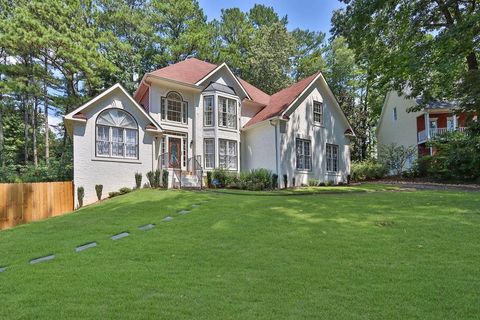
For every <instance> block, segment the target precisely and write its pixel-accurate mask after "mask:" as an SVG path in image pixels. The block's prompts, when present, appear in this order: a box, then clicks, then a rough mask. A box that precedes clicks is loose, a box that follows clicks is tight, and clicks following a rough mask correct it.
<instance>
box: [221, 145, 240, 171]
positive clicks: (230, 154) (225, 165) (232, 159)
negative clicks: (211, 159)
mask: <svg viewBox="0 0 480 320" xmlns="http://www.w3.org/2000/svg"><path fill="white" fill-rule="evenodd" d="M218 149H219V150H218V161H219V167H220V168H222V169H228V170H237V142H236V141H233V140H225V139H219V140H218Z"/></svg>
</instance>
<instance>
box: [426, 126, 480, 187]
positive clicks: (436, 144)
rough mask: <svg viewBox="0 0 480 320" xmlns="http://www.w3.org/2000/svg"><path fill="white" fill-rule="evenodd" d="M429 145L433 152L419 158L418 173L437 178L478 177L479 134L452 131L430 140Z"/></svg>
mask: <svg viewBox="0 0 480 320" xmlns="http://www.w3.org/2000/svg"><path fill="white" fill-rule="evenodd" d="M430 145H431V147H432V148H433V149H434V150H435V153H434V155H433V156H429V157H422V158H420V159H419V161H418V163H417V171H418V173H419V175H426V176H427V177H430V178H434V179H439V180H456V181H476V180H478V179H480V135H477V136H474V135H465V134H463V133H460V132H453V133H449V134H446V135H443V136H441V137H439V138H438V139H436V140H432V141H431V143H430Z"/></svg>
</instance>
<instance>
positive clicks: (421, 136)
mask: <svg viewBox="0 0 480 320" xmlns="http://www.w3.org/2000/svg"><path fill="white" fill-rule="evenodd" d="M466 129H467V128H466V127H457V128H455V129H454V128H445V127H442V128H430V139H434V138H436V137H438V136H441V135H443V134H445V133H447V132H453V131H458V132H465V130H466ZM427 140H428V129H426V130H422V131H419V132H418V133H417V141H418V142H425V141H427Z"/></svg>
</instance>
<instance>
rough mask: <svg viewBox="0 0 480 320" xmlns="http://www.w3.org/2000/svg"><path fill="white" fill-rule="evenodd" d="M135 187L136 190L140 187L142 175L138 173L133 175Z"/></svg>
mask: <svg viewBox="0 0 480 320" xmlns="http://www.w3.org/2000/svg"><path fill="white" fill-rule="evenodd" d="M135 185H136V188H137V189H140V188H141V187H142V174H141V173H139V172H137V173H135Z"/></svg>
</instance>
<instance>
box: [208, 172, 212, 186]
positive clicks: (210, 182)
mask: <svg viewBox="0 0 480 320" xmlns="http://www.w3.org/2000/svg"><path fill="white" fill-rule="evenodd" d="M207 187H208V188H211V187H212V172H211V171H207Z"/></svg>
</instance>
